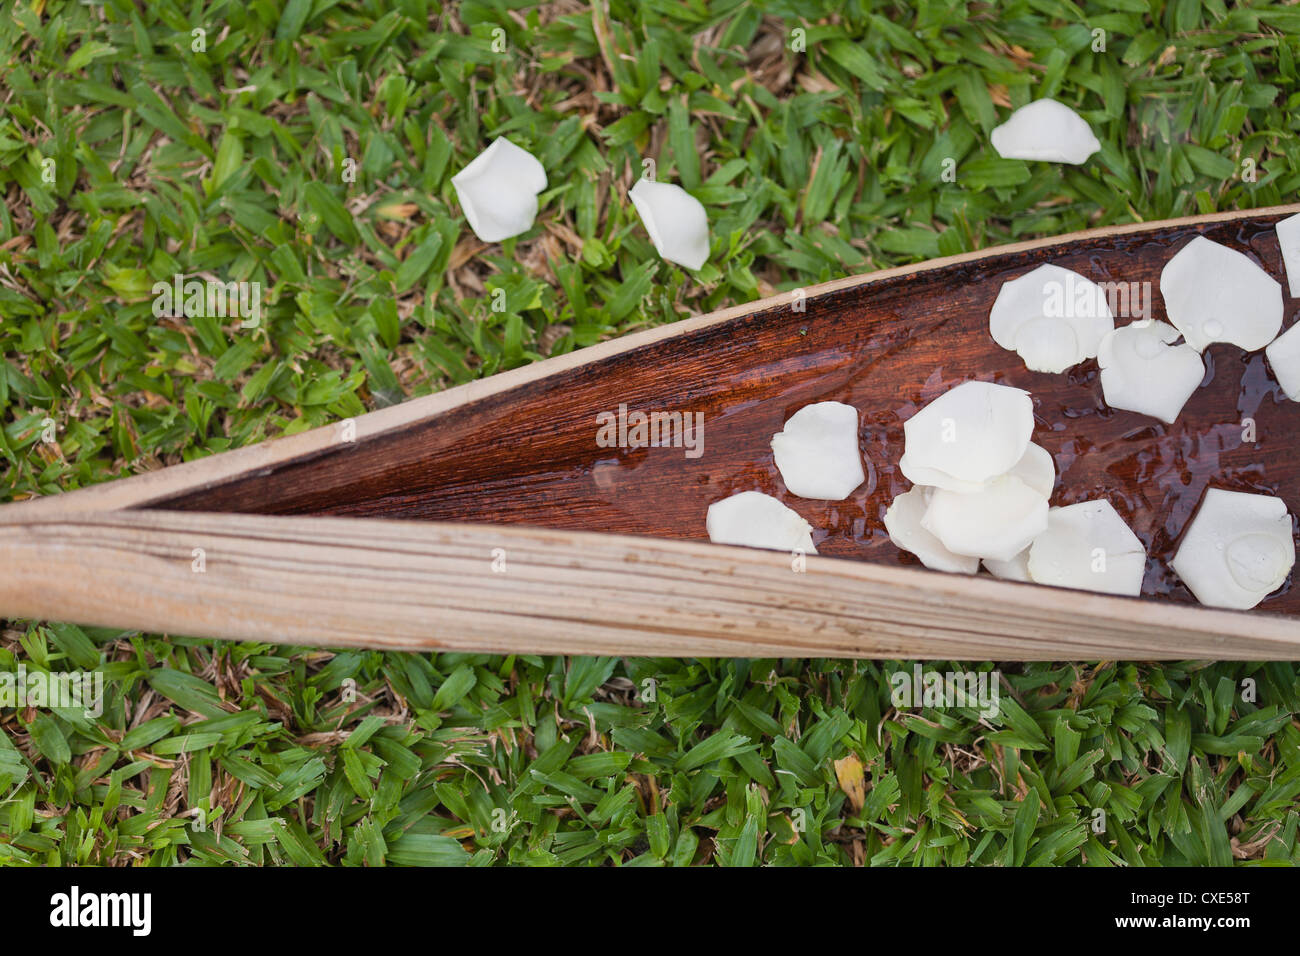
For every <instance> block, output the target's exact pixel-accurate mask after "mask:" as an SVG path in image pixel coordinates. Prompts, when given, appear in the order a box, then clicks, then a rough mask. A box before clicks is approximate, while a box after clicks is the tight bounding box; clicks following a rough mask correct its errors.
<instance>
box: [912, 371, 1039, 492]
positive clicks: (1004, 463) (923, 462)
mask: <svg viewBox="0 0 1300 956" xmlns="http://www.w3.org/2000/svg"><path fill="white" fill-rule="evenodd" d="M1033 430H1034V403H1033V402H1032V401H1031V400H1030V398H1029V393H1028V392H1025V391H1023V390H1021V389H1018V388H1011V387H1009V386H1006V385H994V384H992V383H990V382H963V383H962V384H961V385H958V386H957V387H956V388H954V389H951V390H950V391H948V392H945V393H944V394H943V395H940V396H939V397H938V398H936V399H935V400H934V401H932V402H931V403H930V404H928V405H926V406H925V408H923V409H921V410H920V411H919V412H917V413H916V414H915V415H913V416H912V417H911V418H909V419H908V420H907V421H906V422H904V423H903V433H904V438H905V440H904V453H903V458H902V460H901V461H900V462H899V467H900V469H902V471H903V474H904V475H906V476H907V477H908V479H909V480H911V481H913V482H915V483H919V484H934V485H937V486H939V487H944V484H943V482H942V481H936V480H933V479H935V478H936V477H942V476H947V478H948V479H951V480H952V481H954V482H955V483H960V484H961V485H964V486H965V487H966V488H969V486H970V485H972V484H973V485H974V486H975V487H979V486H980V485H983V484H984V483H986V482H988V481H990V480H991V479H993V478H996V477H997V476H999V475H1004V474H1006V473H1007V472H1008V471H1010V470H1011V468H1012V467H1014V466H1015V465H1016V463H1017V462H1019V461H1020V459H1021V457H1023V456H1024V454H1025V449H1026V448H1027V447H1028V446H1029V437H1030V435H1031V434H1033ZM926 478H929V479H931V480H925V479H926ZM953 490H960V488H958V489H953Z"/></svg>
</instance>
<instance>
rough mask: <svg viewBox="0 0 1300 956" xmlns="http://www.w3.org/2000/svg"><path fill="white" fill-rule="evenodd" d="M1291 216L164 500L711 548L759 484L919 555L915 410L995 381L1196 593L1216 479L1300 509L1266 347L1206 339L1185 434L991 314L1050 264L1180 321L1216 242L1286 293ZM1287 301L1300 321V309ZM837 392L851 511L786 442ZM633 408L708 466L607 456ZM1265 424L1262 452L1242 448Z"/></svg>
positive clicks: (1151, 580)
mask: <svg viewBox="0 0 1300 956" xmlns="http://www.w3.org/2000/svg"><path fill="white" fill-rule="evenodd" d="M1277 218H1279V217H1277V216H1273V215H1247V216H1245V217H1244V218H1241V219H1238V220H1236V221H1232V222H1222V223H1211V224H1206V225H1200V226H1180V227H1174V228H1162V229H1159V230H1157V231H1154V232H1147V233H1136V234H1128V235H1105V236H1100V237H1093V238H1087V239H1084V240H1082V241H1074V242H1069V243H1064V244H1062V245H1060V246H1049V247H1044V248H1039V249H1036V250H1032V251H1029V252H1023V251H1022V252H1012V253H1007V254H994V255H990V256H986V257H984V258H981V259H979V260H977V261H973V262H966V263H961V264H957V265H951V266H946V267H944V268H940V269H934V270H926V271H917V272H912V273H910V274H905V275H900V276H895V277H892V278H886V279H883V280H881V281H879V282H872V283H869V284H865V285H862V286H859V287H856V288H850V289H841V290H839V291H833V292H829V293H825V294H821V295H817V296H812V297H809V298H808V299H807V300H806V301H805V306H806V310H805V311H803V312H799V311H796V310H795V309H794V308H793V305H792V303H791V304H786V305H778V306H775V307H769V308H766V309H764V310H763V311H760V312H756V313H753V314H749V315H745V316H741V317H737V318H733V319H730V320H727V321H725V322H722V323H719V324H715V325H712V326H709V327H706V328H703V329H700V330H697V331H696V332H695V333H693V334H691V335H689V336H686V337H682V338H674V339H664V340H661V341H658V342H652V343H650V344H647V345H644V346H642V347H639V348H636V349H633V350H630V351H626V352H623V353H621V354H617V355H614V356H612V357H608V358H605V359H602V360H600V361H598V362H595V363H592V364H588V365H584V366H580V367H577V368H573V369H569V370H567V371H563V372H560V373H558V374H555V375H551V376H548V377H546V378H542V379H540V380H536V381H531V382H527V383H525V384H523V385H521V386H519V387H517V388H514V389H511V390H509V391H505V392H501V393H498V394H495V395H489V396H488V397H486V398H483V399H480V400H478V401H475V402H472V403H469V404H465V405H461V406H459V407H456V408H452V409H450V410H448V411H445V412H443V413H441V414H438V415H436V416H434V417H432V418H429V419H427V420H425V421H420V422H416V423H413V424H411V425H407V426H405V427H403V428H401V429H397V430H395V431H390V432H387V433H384V434H380V435H377V436H374V437H373V438H368V439H365V440H361V441H358V442H355V443H352V444H345V443H339V444H337V445H335V446H332V447H331V448H330V449H328V450H325V451H321V452H319V453H316V454H313V455H311V456H309V457H306V458H301V459H297V460H293V461H288V462H285V463H281V464H277V465H275V466H274V467H272V468H269V469H262V470H261V471H259V472H257V473H253V474H248V475H245V476H242V477H239V478H236V479H234V480H230V481H226V482H224V483H223V484H220V485H218V486H216V487H210V488H204V489H202V490H198V491H187V492H185V493H182V494H179V495H175V496H172V497H170V498H167V499H164V500H160V501H153V502H151V503H150V504H149V506H150V507H152V508H162V509H173V510H175V509H179V510H191V511H232V512H247V513H261V514H280V515H340V516H355V517H376V518H402V519H420V520H428V521H450V522H487V523H504V524H523V525H534V526H539V527H545V528H563V529H577V530H590V531H608V532H621V533H628V534H636V535H652V536H657V537H667V538H693V539H701V540H707V535H706V532H705V512H706V509H707V508H708V505H709V504H710V503H711V502H713V501H716V500H718V499H720V498H723V497H725V496H727V495H729V494H732V493H735V492H738V491H744V490H750V489H754V490H759V491H764V492H767V493H769V494H772V495H775V496H776V497H777V498H779V499H780V500H782V501H784V502H785V503H786V504H788V505H790V506H791V507H793V508H794V509H795V510H796V511H798V512H800V513H801V514H802V515H804V516H805V517H806V518H807V519H808V520H809V522H811V523H812V525H813V526H814V528H815V529H816V531H815V533H814V541H815V543H816V546H817V548H818V550H819V552H820V553H822V554H824V555H830V556H834V557H841V558H846V559H853V560H865V561H873V562H880V563H884V564H887V565H899V564H903V565H915V563H916V562H915V559H914V558H912V557H911V556H910V555H906V554H902V553H900V552H899V550H898V549H897V548H895V547H894V546H893V545H892V544H891V543H890V542H889V540H888V536H887V535H886V533H885V530H884V526H883V523H882V520H881V518H882V515H883V514H884V511H885V509H886V507H887V506H888V504H889V502H890V500H891V499H892V498H893V496H894V495H896V494H898V493H900V492H902V491H904V490H906V489H907V487H908V483H907V482H906V480H905V479H903V478H902V476H901V475H900V474H899V473H898V471H897V468H896V465H897V461H898V458H899V456H900V455H901V454H902V449H903V427H902V426H903V422H904V421H905V420H906V419H907V418H908V417H909V416H911V415H912V414H913V413H914V412H915V411H916V410H917V409H918V408H920V407H921V406H922V405H924V404H925V403H926V402H928V401H930V400H931V399H933V398H936V397H937V396H939V395H941V394H942V393H943V392H945V391H946V390H948V389H949V388H951V387H953V386H954V385H956V384H958V383H960V382H963V381H966V380H968V379H973V378H976V379H983V380H987V381H996V382H999V383H1003V384H1007V385H1014V386H1018V387H1020V388H1024V389H1027V390H1028V391H1029V392H1030V393H1031V394H1032V396H1033V399H1034V405H1035V413H1036V418H1037V426H1036V430H1035V432H1034V441H1036V442H1037V443H1039V444H1041V445H1043V446H1044V447H1045V448H1047V450H1048V451H1050V452H1051V453H1052V455H1053V456H1054V458H1055V460H1056V463H1057V471H1058V477H1057V484H1056V489H1055V491H1054V494H1053V496H1052V503H1053V504H1068V503H1072V502H1075V501H1081V500H1085V499H1090V498H1098V497H1106V498H1108V499H1109V500H1110V501H1111V502H1112V503H1113V504H1114V505H1115V507H1116V508H1117V509H1118V510H1119V512H1120V514H1121V515H1123V516H1124V518H1125V519H1126V520H1128V521H1129V523H1130V525H1131V526H1132V527H1133V530H1134V531H1135V532H1136V533H1137V535H1138V537H1139V538H1141V539H1142V541H1143V542H1144V543H1145V544H1146V546H1147V549H1148V553H1149V555H1150V557H1149V561H1148V571H1147V576H1146V581H1145V584H1144V593H1146V594H1149V595H1152V596H1156V597H1160V598H1162V599H1165V600H1172V601H1177V602H1191V601H1193V599H1192V597H1191V595H1190V594H1189V593H1188V592H1187V591H1186V589H1185V588H1184V587H1183V586H1182V585H1181V584H1180V583H1178V581H1177V579H1176V577H1175V576H1174V575H1173V574H1172V572H1171V571H1169V570H1168V567H1167V560H1168V558H1169V557H1171V556H1172V553H1173V550H1174V547H1175V544H1176V540H1177V538H1178V535H1179V534H1180V533H1181V531H1182V529H1183V528H1184V527H1185V525H1186V523H1187V522H1188V520H1189V519H1190V517H1191V515H1192V513H1193V512H1194V510H1195V507H1196V505H1197V503H1198V501H1199V499H1200V497H1201V495H1202V493H1203V492H1204V490H1205V488H1206V487H1208V486H1209V485H1211V484H1213V485H1215V486H1218V487H1223V488H1229V489H1234V490H1241V491H1255V492H1264V493H1269V494H1276V495H1280V496H1281V497H1282V498H1283V499H1284V500H1285V501H1286V502H1287V504H1288V506H1289V507H1290V508H1291V510H1292V511H1293V512H1295V511H1296V510H1297V509H1300V461H1298V460H1297V456H1298V454H1300V453H1298V452H1297V442H1296V438H1297V435H1300V404H1297V403H1293V402H1290V401H1289V400H1287V399H1286V397H1285V396H1284V395H1283V394H1282V393H1281V390H1280V389H1279V388H1278V386H1277V385H1276V382H1275V381H1274V380H1273V377H1272V374H1271V372H1270V370H1269V369H1268V367H1267V363H1266V361H1265V357H1264V353H1263V352H1262V351H1261V352H1257V353H1253V354H1245V353H1242V352H1241V350H1240V349H1237V348H1235V347H1232V346H1225V345H1218V346H1212V347H1211V348H1210V349H1207V351H1206V353H1205V357H1206V365H1207V374H1206V379H1205V381H1204V382H1203V384H1202V387H1201V388H1200V389H1198V390H1197V392H1196V393H1195V394H1194V395H1193V396H1192V399H1191V400H1190V401H1189V402H1188V404H1187V406H1186V407H1185V408H1184V410H1183V413H1182V415H1181V416H1180V417H1179V419H1178V421H1177V422H1175V423H1174V424H1173V425H1165V424H1163V423H1162V422H1160V421H1158V420H1156V419H1153V418H1149V417H1146V416H1142V415H1138V414H1136V413H1133V412H1126V411H1119V410H1113V409H1110V408H1108V407H1107V406H1106V405H1105V403H1104V402H1103V400H1102V392H1101V386H1100V382H1099V379H1098V371H1097V365H1096V362H1095V361H1089V362H1086V363H1084V364H1083V365H1080V366H1078V367H1076V368H1074V369H1072V370H1070V371H1069V372H1067V373H1065V374H1062V375H1046V374H1041V373H1035V372H1030V371H1028V370H1026V369H1025V368H1024V366H1023V364H1022V363H1021V361H1020V359H1019V357H1018V356H1016V355H1015V354H1014V353H1011V352H1006V351H1003V350H1002V349H1000V348H999V347H998V346H997V345H996V344H995V343H994V342H993V341H992V339H991V338H990V336H989V335H988V330H987V322H988V313H989V308H990V307H991V305H992V303H993V300H994V298H995V297H996V296H997V293H998V290H999V288H1000V286H1001V284H1002V283H1003V282H1004V281H1005V280H1008V279H1012V278H1015V277H1016V276H1019V275H1022V274H1024V273H1025V272H1027V271H1028V270H1029V269H1031V268H1033V267H1034V266H1037V265H1039V264H1041V263H1044V262H1052V263H1056V264H1058V265H1061V266H1065V267H1067V268H1070V269H1073V270H1075V271H1077V272H1079V273H1081V274H1083V275H1085V276H1087V277H1088V278H1091V279H1093V280H1094V281H1098V282H1105V281H1124V282H1138V283H1150V285H1149V289H1150V295H1151V300H1150V301H1151V308H1152V316H1153V317H1154V318H1156V319H1161V320H1164V319H1165V318H1166V316H1165V312H1164V305H1163V301H1162V299H1161V297H1160V295H1159V278H1160V270H1161V268H1162V267H1163V266H1164V264H1165V262H1167V261H1168V259H1169V257H1170V256H1172V255H1173V254H1174V253H1175V252H1176V251H1177V250H1178V249H1179V248H1180V247H1181V246H1182V245H1183V244H1184V243H1186V242H1187V241H1188V240H1189V239H1190V238H1191V237H1192V236H1194V235H1196V234H1197V233H1201V234H1203V235H1206V236H1207V237H1209V238H1211V239H1214V240H1215V241H1218V242H1222V243H1225V244H1227V245H1229V246H1231V247H1232V248H1234V249H1238V250H1241V251H1242V252H1245V253H1246V254H1248V255H1249V256H1251V257H1252V258H1253V259H1254V260H1255V261H1256V262H1258V263H1259V264H1260V265H1261V266H1263V267H1264V269H1265V270H1267V271H1268V272H1269V273H1270V274H1271V275H1273V276H1274V277H1275V278H1277V279H1278V280H1279V281H1281V282H1282V285H1283V290H1284V295H1285V290H1286V280H1285V274H1284V271H1283V269H1282V264H1281V258H1280V254H1279V250H1278V246H1277V240H1276V235H1275V233H1274V231H1273V224H1274V222H1275V221H1276V220H1277ZM792 301H793V300H792ZM1285 303H1286V319H1285V326H1289V325H1290V324H1291V323H1292V322H1293V321H1294V319H1295V316H1296V311H1297V308H1296V307H1297V300H1294V299H1291V298H1289V297H1288V298H1286V299H1285ZM1127 321H1129V320H1128V319H1127V318H1124V317H1121V318H1118V319H1117V324H1122V323H1124V322H1127ZM825 400H835V401H841V402H847V403H849V404H852V405H854V406H856V407H857V408H858V410H859V413H860V434H861V447H862V451H863V455H864V459H865V462H864V463H865V467H866V472H867V481H866V483H865V484H864V485H863V486H862V487H861V488H859V489H858V491H857V492H855V493H854V494H853V495H852V496H851V497H850V498H849V499H848V500H846V501H842V502H822V501H809V500H804V499H800V498H796V497H794V496H792V495H790V494H789V493H788V492H786V490H785V487H784V485H783V484H782V482H781V479H780V476H779V475H778V473H777V471H776V469H775V467H774V465H773V461H772V453H771V450H770V447H769V441H770V439H771V436H772V434H773V433H774V432H776V431H778V430H780V428H781V426H782V424H783V423H784V421H785V420H786V419H787V418H788V417H789V416H790V415H791V414H793V413H794V412H795V411H797V410H798V409H799V408H800V407H802V406H803V405H805V404H807V403H809V402H816V401H825ZM620 404H624V405H626V406H627V407H628V409H629V410H641V411H646V412H649V411H661V412H663V411H681V412H702V413H703V414H704V422H705V425H704V451H703V454H702V456H700V457H699V458H688V457H687V456H686V455H685V454H684V451H683V449H680V448H671V447H669V448H640V449H618V448H601V447H598V445H597V443H596V435H597V427H598V426H597V419H596V416H597V414H598V413H601V412H617V410H618V407H619V405H620ZM1247 418H1250V419H1253V420H1254V423H1255V437H1256V439H1257V440H1256V441H1255V442H1254V443H1245V442H1243V440H1242V439H1243V432H1244V430H1245V424H1244V419H1247ZM1259 610H1260V612H1274V613H1281V614H1286V615H1290V616H1295V615H1297V614H1300V595H1298V594H1297V593H1296V591H1295V590H1294V589H1293V588H1292V584H1291V581H1290V580H1288V581H1287V583H1286V585H1285V586H1284V587H1283V589H1282V591H1281V592H1279V593H1278V594H1276V595H1274V596H1272V597H1270V598H1269V599H1267V600H1266V601H1265V602H1264V604H1262V605H1261V607H1260V609H1259Z"/></svg>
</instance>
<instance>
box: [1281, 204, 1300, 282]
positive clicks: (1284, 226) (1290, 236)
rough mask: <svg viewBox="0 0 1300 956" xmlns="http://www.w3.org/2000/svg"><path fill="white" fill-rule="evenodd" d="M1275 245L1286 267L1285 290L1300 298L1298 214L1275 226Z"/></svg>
mask: <svg viewBox="0 0 1300 956" xmlns="http://www.w3.org/2000/svg"><path fill="white" fill-rule="evenodd" d="M1276 229H1277V244H1278V248H1279V249H1281V250H1282V262H1283V264H1284V265H1285V266H1286V282H1287V288H1288V289H1289V291H1290V292H1291V297H1292V298H1293V299H1294V298H1297V297H1300V213H1296V215H1294V216H1288V217H1287V218H1285V219H1283V220H1282V221H1281V222H1279V223H1278V224H1277V227H1276Z"/></svg>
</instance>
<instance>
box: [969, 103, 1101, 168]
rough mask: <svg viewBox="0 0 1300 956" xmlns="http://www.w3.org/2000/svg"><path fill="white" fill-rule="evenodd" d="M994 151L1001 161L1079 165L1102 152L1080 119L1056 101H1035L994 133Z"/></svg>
mask: <svg viewBox="0 0 1300 956" xmlns="http://www.w3.org/2000/svg"><path fill="white" fill-rule="evenodd" d="M992 139H993V148H994V149H996V150H997V151H998V155H999V156H1001V157H1002V158H1003V159H1038V160H1044V161H1046V162H1049V163H1071V164H1073V165H1076V166H1077V165H1078V164H1080V163H1083V162H1086V161H1087V159H1088V157H1089V156H1091V155H1092V154H1093V153H1095V152H1097V150H1099V149H1101V143H1099V142H1098V141H1097V137H1096V136H1095V135H1093V132H1092V129H1091V127H1089V126H1088V124H1087V123H1086V122H1085V121H1084V119H1083V117H1082V116H1080V115H1079V114H1078V113H1076V112H1075V111H1074V110H1072V109H1070V108H1069V107H1068V106H1066V105H1065V104H1064V103H1058V102H1057V101H1056V100H1051V99H1042V100H1035V101H1034V102H1032V103H1030V104H1028V105H1027V106H1022V107H1020V109H1018V110H1016V111H1015V112H1014V113H1012V114H1011V116H1010V118H1008V119H1007V121H1006V122H1005V123H1003V124H1002V125H1001V126H999V127H997V128H996V129H995V130H993V134H992Z"/></svg>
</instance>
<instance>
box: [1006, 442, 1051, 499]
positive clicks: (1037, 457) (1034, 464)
mask: <svg viewBox="0 0 1300 956" xmlns="http://www.w3.org/2000/svg"><path fill="white" fill-rule="evenodd" d="M1007 474H1008V475H1014V476H1015V477H1016V478H1019V479H1020V480H1021V481H1023V482H1024V483H1025V484H1027V485H1028V486H1029V487H1030V488H1032V489H1033V490H1034V491H1036V492H1038V494H1040V495H1042V496H1043V497H1044V498H1050V497H1052V489H1053V488H1055V487H1056V462H1055V461H1054V460H1053V459H1052V453H1051V452H1049V451H1048V450H1047V449H1046V448H1044V447H1043V446H1042V445H1035V444H1034V443H1033V442H1030V443H1029V446H1028V447H1027V448H1025V453H1024V454H1023V455H1021V456H1020V460H1019V461H1018V462H1016V464H1015V466H1014V467H1013V468H1012V469H1011V470H1010V471H1009V472H1007Z"/></svg>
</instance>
